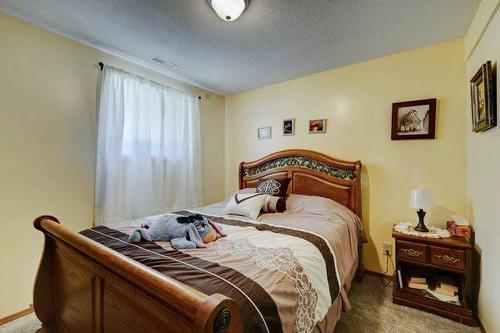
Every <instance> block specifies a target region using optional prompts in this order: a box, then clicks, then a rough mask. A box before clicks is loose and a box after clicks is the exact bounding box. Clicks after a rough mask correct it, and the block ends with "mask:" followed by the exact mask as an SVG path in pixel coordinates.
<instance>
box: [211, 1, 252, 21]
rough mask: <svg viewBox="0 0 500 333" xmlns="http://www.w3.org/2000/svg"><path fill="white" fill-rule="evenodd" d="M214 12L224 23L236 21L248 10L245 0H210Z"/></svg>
mask: <svg viewBox="0 0 500 333" xmlns="http://www.w3.org/2000/svg"><path fill="white" fill-rule="evenodd" d="M210 4H211V5H212V8H213V10H214V11H215V12H216V13H217V15H218V16H219V17H220V18H221V19H223V20H224V21H234V20H236V19H237V18H238V17H240V15H241V14H242V13H243V11H244V10H245V8H246V1H245V0H210Z"/></svg>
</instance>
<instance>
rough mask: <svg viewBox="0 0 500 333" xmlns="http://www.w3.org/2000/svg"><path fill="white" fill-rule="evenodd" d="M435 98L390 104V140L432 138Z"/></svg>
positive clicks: (434, 126) (434, 134)
mask: <svg viewBox="0 0 500 333" xmlns="http://www.w3.org/2000/svg"><path fill="white" fill-rule="evenodd" d="M435 136H436V99H435V98H431V99H422V100H418V101H408V102H399V103H393V104H392V130H391V139H392V140H415V139H434V138H435Z"/></svg>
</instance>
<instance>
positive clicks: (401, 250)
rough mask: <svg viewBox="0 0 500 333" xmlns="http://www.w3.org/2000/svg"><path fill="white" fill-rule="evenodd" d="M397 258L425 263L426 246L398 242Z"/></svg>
mask: <svg viewBox="0 0 500 333" xmlns="http://www.w3.org/2000/svg"><path fill="white" fill-rule="evenodd" d="M397 245H398V258H399V259H406V260H411V261H418V262H426V261H427V245H423V244H417V243H411V242H404V241H398V242H397Z"/></svg>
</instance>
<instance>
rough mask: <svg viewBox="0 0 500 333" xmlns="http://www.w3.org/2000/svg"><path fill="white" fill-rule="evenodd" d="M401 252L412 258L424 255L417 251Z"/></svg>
mask: <svg viewBox="0 0 500 333" xmlns="http://www.w3.org/2000/svg"><path fill="white" fill-rule="evenodd" d="M401 251H403V252H404V254H406V255H407V256H410V257H420V255H421V254H422V252H420V251H417V250H415V249H401Z"/></svg>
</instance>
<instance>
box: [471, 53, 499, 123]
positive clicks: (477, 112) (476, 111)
mask: <svg viewBox="0 0 500 333" xmlns="http://www.w3.org/2000/svg"><path fill="white" fill-rule="evenodd" d="M495 74H496V73H495V70H494V68H493V67H492V66H491V62H490V61H488V62H487V63H485V64H483V65H482V66H481V68H480V69H479V71H478V72H477V73H476V75H474V77H473V78H472V80H471V81H470V95H471V102H472V130H473V131H474V132H476V133H479V132H484V131H486V130H488V129H490V128H492V127H495V126H496V125H497V108H496V82H495V81H496V80H495V79H496V75H495Z"/></svg>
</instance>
